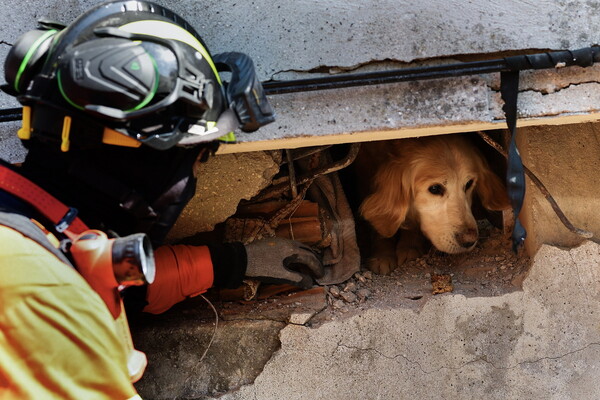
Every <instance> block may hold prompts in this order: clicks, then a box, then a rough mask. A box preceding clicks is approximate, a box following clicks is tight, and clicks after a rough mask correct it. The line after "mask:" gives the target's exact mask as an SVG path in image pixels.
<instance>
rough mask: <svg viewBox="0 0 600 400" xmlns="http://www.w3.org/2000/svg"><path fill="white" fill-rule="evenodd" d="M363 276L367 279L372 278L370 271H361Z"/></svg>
mask: <svg viewBox="0 0 600 400" xmlns="http://www.w3.org/2000/svg"><path fill="white" fill-rule="evenodd" d="M363 276H364V277H365V279H368V280H371V279H373V273H372V272H371V271H365V272H364V273H363Z"/></svg>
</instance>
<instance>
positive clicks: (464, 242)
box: [454, 228, 479, 249]
mask: <svg viewBox="0 0 600 400" xmlns="http://www.w3.org/2000/svg"><path fill="white" fill-rule="evenodd" d="M478 236H479V235H478V232H477V229H473V228H469V229H466V230H464V231H463V232H460V233H457V234H455V235H454V237H455V238H456V241H457V242H458V244H460V245H461V246H462V247H464V248H465V249H469V248H471V247H473V246H474V245H475V243H477V239H478Z"/></svg>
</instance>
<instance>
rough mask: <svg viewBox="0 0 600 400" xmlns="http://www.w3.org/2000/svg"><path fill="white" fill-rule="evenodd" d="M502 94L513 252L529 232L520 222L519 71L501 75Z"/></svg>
mask: <svg viewBox="0 0 600 400" xmlns="http://www.w3.org/2000/svg"><path fill="white" fill-rule="evenodd" d="M500 94H501V96H502V99H503V100H504V106H503V107H502V110H503V111H504V115H505V116H506V124H507V125H508V130H509V131H510V135H511V139H510V145H509V148H508V166H507V169H506V187H507V189H508V197H509V198H510V202H511V204H512V208H513V214H514V218H515V226H514V228H513V233H512V240H513V250H514V251H515V252H516V251H518V250H519V248H520V247H521V245H523V242H525V238H526V237H527V232H526V231H525V228H524V227H523V225H521V222H520V220H519V214H520V212H521V208H522V206H523V199H524V198H525V172H524V170H523V162H522V161H521V155H520V154H519V150H518V149H517V142H516V140H517V97H518V94H519V71H506V72H502V73H501V74H500Z"/></svg>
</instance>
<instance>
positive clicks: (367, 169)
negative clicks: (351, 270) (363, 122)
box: [355, 135, 509, 274]
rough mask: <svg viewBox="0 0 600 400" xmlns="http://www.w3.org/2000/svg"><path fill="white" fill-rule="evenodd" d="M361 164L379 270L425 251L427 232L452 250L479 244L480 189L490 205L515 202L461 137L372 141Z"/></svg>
mask: <svg viewBox="0 0 600 400" xmlns="http://www.w3.org/2000/svg"><path fill="white" fill-rule="evenodd" d="M355 166H356V171H357V180H358V185H359V193H360V194H361V197H362V198H363V201H362V203H361V205H360V210H359V211H360V214H361V215H362V217H363V218H364V219H365V220H366V221H368V222H369V224H370V225H371V226H372V228H373V229H374V231H375V232H374V235H373V237H372V238H371V250H372V254H371V258H370V259H369V263H368V266H369V268H370V269H371V270H373V271H374V272H377V273H382V274H388V273H390V272H391V271H393V270H394V269H395V268H396V267H397V266H398V265H401V264H403V263H404V262H405V261H407V260H409V259H413V258H416V257H418V256H420V255H422V254H423V251H424V250H425V246H426V240H424V238H422V235H420V234H419V232H420V233H422V234H423V235H424V236H425V237H426V238H427V239H429V241H430V242H431V244H433V246H435V247H436V248H437V249H438V250H440V251H443V252H446V253H450V254H455V253H461V252H465V251H469V250H471V249H473V247H475V244H476V242H477V239H478V235H479V233H478V230H477V222H476V220H475V218H474V217H473V214H472V212H471V205H472V199H473V194H474V193H476V194H477V195H478V196H479V198H480V199H481V203H482V205H483V207H485V208H487V209H488V210H502V209H506V208H508V207H509V201H508V197H507V195H506V190H505V188H504V185H503V184H502V181H501V180H500V179H499V178H498V176H497V175H495V174H494V173H493V172H492V171H491V170H490V168H489V166H488V164H487V162H486V160H485V159H484V158H483V156H482V155H481V154H480V153H479V152H478V151H477V149H476V148H475V146H474V145H473V144H472V143H471V142H470V141H469V140H467V139H466V138H465V137H462V136H459V135H445V136H431V137H423V138H414V139H398V140H393V141H380V142H370V143H364V144H363V145H362V146H361V151H360V153H359V155H358V157H357V160H356V162H355ZM398 236H399V238H398Z"/></svg>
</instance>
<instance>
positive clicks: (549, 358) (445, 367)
mask: <svg viewBox="0 0 600 400" xmlns="http://www.w3.org/2000/svg"><path fill="white" fill-rule="evenodd" d="M594 346H599V347H600V343H596V342H592V343H589V344H588V345H586V346H584V347H583V348H580V349H576V350H572V351H569V352H566V353H564V354H561V355H558V356H546V357H540V358H538V359H535V360H525V361H521V362H518V363H517V364H515V365H509V366H506V367H501V366H497V365H495V364H494V363H493V362H491V361H489V360H488V359H487V356H486V355H483V356H480V357H477V358H475V359H473V360H470V361H467V362H465V363H463V364H462V365H460V366H458V367H447V366H443V367H440V368H437V369H434V370H426V369H425V368H423V366H422V365H421V363H419V362H418V361H414V360H411V359H409V358H408V357H407V356H405V355H404V354H398V355H395V356H388V355H386V354H384V353H382V352H381V351H379V350H378V349H374V348H361V347H356V346H348V345H345V344H342V343H341V341H340V342H338V347H343V348H347V349H350V350H359V351H365V352H374V353H377V354H378V355H380V356H381V357H383V358H386V359H388V360H392V361H395V360H396V359H397V358H402V359H403V360H405V361H406V362H408V363H410V364H414V365H416V366H418V368H419V369H420V370H421V372H423V373H424V374H426V375H430V374H436V373H438V372H440V371H441V370H444V369H448V370H451V371H459V370H461V369H463V368H465V367H467V366H469V365H471V364H474V363H477V362H480V361H483V362H485V363H486V364H489V365H490V366H491V367H492V368H494V369H497V370H510V369H515V368H518V367H520V366H522V365H526V364H536V363H539V362H542V361H546V360H560V359H561V358H564V357H568V356H570V355H573V354H577V353H580V352H583V351H586V350H587V349H589V348H591V347H594ZM334 353H335V351H334ZM332 355H333V354H332Z"/></svg>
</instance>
